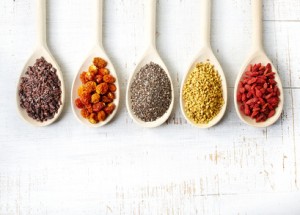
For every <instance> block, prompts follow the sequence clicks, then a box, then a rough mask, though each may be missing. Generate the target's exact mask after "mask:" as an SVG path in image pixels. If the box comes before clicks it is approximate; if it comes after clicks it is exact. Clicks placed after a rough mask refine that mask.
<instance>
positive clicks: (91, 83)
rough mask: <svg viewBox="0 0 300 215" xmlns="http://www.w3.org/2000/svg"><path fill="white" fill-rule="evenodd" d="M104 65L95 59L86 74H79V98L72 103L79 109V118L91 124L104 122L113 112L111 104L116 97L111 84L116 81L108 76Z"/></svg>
mask: <svg viewBox="0 0 300 215" xmlns="http://www.w3.org/2000/svg"><path fill="white" fill-rule="evenodd" d="M106 65H107V62H106V61H105V60H103V59H102V58H95V59H94V64H93V65H91V66H90V67H89V68H88V72H82V73H81V74H80V80H81V82H82V85H81V86H80V87H79V88H78V91H77V93H78V96H79V98H76V100H75V101H74V102H75V105H76V107H77V108H79V109H81V116H82V117H83V118H86V119H88V120H89V122H90V123H92V124H97V123H99V122H102V121H104V120H105V119H106V118H107V117H108V115H110V114H112V113H113V111H114V110H115V104H113V103H112V102H113V100H114V99H115V97H116V96H115V94H114V92H116V90H117V88H116V86H115V85H114V84H113V83H114V82H115V80H116V79H115V78H114V77H113V76H112V75H109V70H108V69H107V68H105V67H106ZM104 77H105V78H104ZM102 95H103V96H102Z"/></svg>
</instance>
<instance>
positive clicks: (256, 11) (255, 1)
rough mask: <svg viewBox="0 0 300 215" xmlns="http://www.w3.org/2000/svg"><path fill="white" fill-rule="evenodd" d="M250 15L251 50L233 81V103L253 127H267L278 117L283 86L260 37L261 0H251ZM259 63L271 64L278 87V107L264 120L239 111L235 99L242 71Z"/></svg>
mask: <svg viewBox="0 0 300 215" xmlns="http://www.w3.org/2000/svg"><path fill="white" fill-rule="evenodd" d="M252 17H253V24H252V25H253V36H252V40H253V44H252V50H251V52H250V53H251V54H250V55H249V57H248V58H247V60H246V61H245V63H244V65H243V66H242V68H241V70H240V73H239V75H238V77H237V79H236V82H235V88H234V103H235V109H236V112H237V114H238V116H239V118H240V119H241V120H242V121H243V122H245V123H246V124H248V125H251V126H254V127H267V126H270V125H272V124H273V123H275V122H276V121H277V119H278V118H279V117H280V115H281V112H282V108H283V100H284V98H283V97H284V96H283V88H282V84H281V81H280V77H279V75H278V73H277V71H276V68H275V67H274V66H273V64H272V62H271V60H270V59H269V58H268V57H267V55H266V53H265V51H264V49H263V39H262V30H263V27H262V0H252ZM258 63H261V64H262V65H267V64H268V63H270V64H271V65H272V72H275V81H276V82H277V86H278V89H279V90H280V92H281V93H280V96H279V99H280V102H279V104H278V107H277V108H276V113H275V115H274V116H273V117H271V118H269V119H267V120H266V121H265V122H258V123H257V122H256V121H255V119H252V118H251V117H249V116H246V115H245V114H244V113H242V112H241V111H240V107H239V106H240V103H239V102H238V101H237V98H236V95H237V90H238V85H239V82H240V80H241V78H243V77H244V73H245V71H246V68H247V67H248V65H249V64H258Z"/></svg>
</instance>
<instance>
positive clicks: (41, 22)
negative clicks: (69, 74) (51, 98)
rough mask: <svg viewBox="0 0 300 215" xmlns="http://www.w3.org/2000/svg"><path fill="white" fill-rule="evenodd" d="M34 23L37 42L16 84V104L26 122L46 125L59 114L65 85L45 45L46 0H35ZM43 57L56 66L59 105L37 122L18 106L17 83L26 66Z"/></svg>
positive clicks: (62, 105)
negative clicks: (47, 118) (53, 113)
mask: <svg viewBox="0 0 300 215" xmlns="http://www.w3.org/2000/svg"><path fill="white" fill-rule="evenodd" d="M36 8H37V10H36V14H37V17H36V19H37V20H36V23H37V42H36V48H35V51H34V52H33V54H32V55H31V57H30V58H29V59H28V60H27V62H26V64H25V66H24V68H23V70H22V72H21V74H20V78H19V82H18V86H17V96H16V97H17V105H18V112H19V113H20V115H21V117H22V119H24V120H25V121H26V122H28V123H30V124H31V125H34V126H47V125H50V124H52V123H53V122H54V121H55V120H57V118H58V117H59V115H60V114H61V112H62V110H63V107H64V104H65V85H64V79H63V75H62V72H61V70H60V68H59V66H58V64H57V63H56V61H55V59H54V58H53V56H52V55H51V53H50V51H49V49H48V46H47V36H46V0H36ZM41 57H44V58H45V60H46V61H47V62H48V63H51V64H52V66H53V67H54V68H56V70H57V71H56V74H57V76H58V78H59V80H60V81H61V91H62V94H61V102H62V104H61V106H60V107H59V109H58V112H57V113H56V114H55V115H54V117H53V118H52V119H49V120H47V121H44V122H39V121H36V120H34V119H32V118H31V117H29V116H28V115H27V112H26V110H25V109H23V108H21V107H20V97H19V94H18V92H19V85H20V81H21V78H22V77H25V76H26V75H25V73H26V71H27V68H28V67H29V66H33V65H34V64H35V62H36V59H38V58H41Z"/></svg>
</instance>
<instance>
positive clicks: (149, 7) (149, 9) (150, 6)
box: [145, 0, 156, 47]
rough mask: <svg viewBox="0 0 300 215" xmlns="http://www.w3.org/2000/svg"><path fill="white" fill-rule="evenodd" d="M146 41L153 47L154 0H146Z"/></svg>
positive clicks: (154, 30)
mask: <svg viewBox="0 0 300 215" xmlns="http://www.w3.org/2000/svg"><path fill="white" fill-rule="evenodd" d="M146 2H147V3H146V4H145V14H146V23H145V24H146V43H147V44H148V45H149V46H150V47H155V37H156V0H146Z"/></svg>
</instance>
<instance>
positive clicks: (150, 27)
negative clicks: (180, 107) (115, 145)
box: [126, 0, 174, 128]
mask: <svg viewBox="0 0 300 215" xmlns="http://www.w3.org/2000/svg"><path fill="white" fill-rule="evenodd" d="M146 2H147V4H146V7H145V8H147V9H146V11H145V12H146V26H147V28H146V30H147V33H146V43H147V44H148V48H147V49H146V52H145V53H144V55H143V57H142V58H141V60H140V61H139V63H138V64H137V66H136V68H135V70H134V71H133V73H132V74H131V75H130V77H129V81H128V84H127V89H126V107H127V110H128V113H129V116H130V117H131V118H132V119H133V121H134V122H135V123H137V124H138V125H140V126H142V127H147V128H154V127H158V126H160V125H162V124H163V123H164V122H165V121H166V120H167V119H168V118H169V117H170V115H171V113H172V110H173V106H174V88H173V83H172V79H171V76H170V74H169V71H168V69H167V67H166V65H165V64H164V62H163V61H162V59H161V57H160V56H159V54H158V52H157V50H156V46H155V35H156V30H155V20H156V0H146ZM150 62H153V63H156V64H158V65H159V66H160V67H161V68H162V69H163V70H164V71H165V73H166V75H167V76H168V79H169V81H170V83H171V96H172V98H171V103H170V105H169V108H168V110H167V111H166V112H165V113H164V114H163V115H162V116H161V117H160V118H157V119H156V120H155V121H151V122H145V121H143V120H141V119H139V118H138V117H137V116H136V115H135V114H134V111H133V110H132V103H131V93H130V87H131V85H132V82H133V80H134V78H135V76H136V74H137V73H138V72H139V71H140V69H141V68H142V67H143V66H145V65H146V64H149V63H150Z"/></svg>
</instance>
